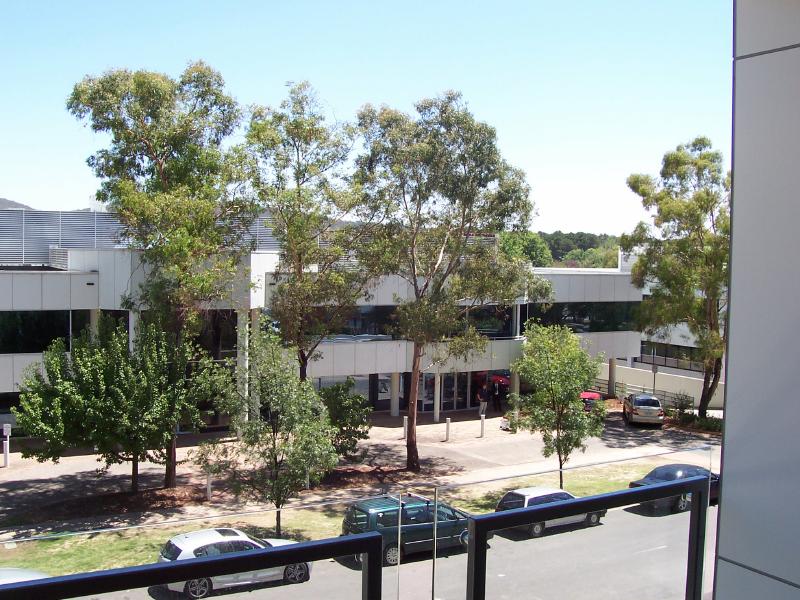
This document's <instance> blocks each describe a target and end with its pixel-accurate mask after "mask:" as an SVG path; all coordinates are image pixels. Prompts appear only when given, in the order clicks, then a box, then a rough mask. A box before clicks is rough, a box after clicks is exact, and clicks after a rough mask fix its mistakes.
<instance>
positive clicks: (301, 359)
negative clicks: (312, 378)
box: [297, 350, 308, 381]
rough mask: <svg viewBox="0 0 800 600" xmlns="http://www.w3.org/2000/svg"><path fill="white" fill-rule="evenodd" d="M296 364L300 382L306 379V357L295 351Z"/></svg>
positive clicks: (302, 353) (300, 351)
mask: <svg viewBox="0 0 800 600" xmlns="http://www.w3.org/2000/svg"><path fill="white" fill-rule="evenodd" d="M297 362H299V363H300V381H305V380H306V378H307V377H308V356H307V355H306V353H305V352H303V351H302V350H298V351H297Z"/></svg>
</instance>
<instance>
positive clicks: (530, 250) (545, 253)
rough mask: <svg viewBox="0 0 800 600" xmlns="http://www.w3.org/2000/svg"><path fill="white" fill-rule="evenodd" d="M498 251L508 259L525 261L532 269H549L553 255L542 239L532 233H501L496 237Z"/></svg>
mask: <svg viewBox="0 0 800 600" xmlns="http://www.w3.org/2000/svg"><path fill="white" fill-rule="evenodd" d="M498 241H499V244H500V250H502V251H503V253H504V254H505V255H506V256H507V257H509V258H521V259H527V260H528V262H529V263H530V264H531V266H533V267H549V266H550V265H552V264H553V255H552V254H551V253H550V248H549V247H548V246H547V242H545V241H544V240H543V239H542V237H541V236H540V235H539V234H538V233H534V232H533V231H503V232H501V233H500V235H499V236H498Z"/></svg>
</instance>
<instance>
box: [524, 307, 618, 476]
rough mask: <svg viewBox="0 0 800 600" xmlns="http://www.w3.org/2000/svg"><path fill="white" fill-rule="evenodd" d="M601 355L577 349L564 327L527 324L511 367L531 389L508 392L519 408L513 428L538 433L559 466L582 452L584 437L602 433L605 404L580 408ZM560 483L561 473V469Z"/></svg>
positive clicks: (545, 451) (574, 338)
mask: <svg viewBox="0 0 800 600" xmlns="http://www.w3.org/2000/svg"><path fill="white" fill-rule="evenodd" d="M601 360H602V358H601V357H596V358H592V357H590V356H589V354H588V353H587V352H586V351H585V350H584V349H583V348H581V345H580V338H579V337H578V336H577V335H575V334H574V333H572V331H570V330H569V329H568V328H566V327H545V326H542V325H539V324H537V323H536V322H534V321H533V320H530V321H528V322H527V323H526V325H525V341H524V342H523V344H522V356H520V358H518V359H517V360H516V361H514V363H513V364H512V365H511V369H512V370H513V371H514V372H515V373H518V374H519V376H520V377H521V378H522V379H523V380H524V381H525V382H527V383H528V384H529V385H530V386H531V388H532V389H533V393H532V394H530V395H525V396H517V395H512V397H511V403H512V406H513V407H514V409H515V412H516V411H518V416H517V415H516V414H515V416H514V419H513V423H512V426H513V427H515V428H518V429H526V430H528V431H531V432H539V433H540V434H541V435H542V441H543V442H544V448H543V449H542V454H543V455H544V456H545V457H547V456H551V455H553V454H556V455H557V456H558V467H559V469H562V468H563V466H564V464H565V463H566V462H567V461H568V460H569V457H570V455H571V454H572V452H573V451H575V450H581V451H582V452H583V451H585V450H586V445H585V440H586V439H587V438H589V437H593V436H598V435H600V434H601V433H602V431H603V419H604V417H605V405H604V404H603V403H600V402H597V403H595V407H594V409H593V410H592V411H591V412H586V411H584V407H583V402H582V401H581V399H580V394H581V392H582V391H584V390H586V389H588V388H589V387H590V386H591V385H592V384H593V383H594V380H595V378H596V377H597V373H598V369H599V364H600V361H601ZM559 481H560V484H561V487H562V488H563V487H564V478H563V473H562V472H560V473H559Z"/></svg>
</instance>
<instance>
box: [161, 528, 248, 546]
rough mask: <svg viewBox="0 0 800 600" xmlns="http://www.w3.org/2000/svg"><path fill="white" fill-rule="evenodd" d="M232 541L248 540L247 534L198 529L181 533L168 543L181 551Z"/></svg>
mask: <svg viewBox="0 0 800 600" xmlns="http://www.w3.org/2000/svg"><path fill="white" fill-rule="evenodd" d="M234 539H249V538H248V537H247V534H245V533H243V532H242V531H239V530H238V529H232V528H230V527H218V528H216V529H199V530H197V531H190V532H189V533H182V534H180V535H176V536H175V537H173V538H171V539H170V540H169V541H170V542H172V543H173V544H175V545H176V546H177V547H178V548H181V549H182V550H192V549H194V548H199V547H200V546H205V545H206V544H213V543H214V542H222V541H224V540H234Z"/></svg>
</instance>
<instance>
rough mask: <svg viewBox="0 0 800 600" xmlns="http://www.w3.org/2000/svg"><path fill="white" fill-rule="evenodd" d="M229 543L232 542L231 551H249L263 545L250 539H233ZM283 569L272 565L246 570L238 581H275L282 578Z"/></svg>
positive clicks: (243, 582) (280, 566) (241, 582)
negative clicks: (266, 567) (265, 567)
mask: <svg viewBox="0 0 800 600" xmlns="http://www.w3.org/2000/svg"><path fill="white" fill-rule="evenodd" d="M228 543H229V544H230V547H231V552H248V551H252V550H258V549H260V548H261V546H258V545H257V544H255V543H254V542H251V541H249V540H231V541H230V542H228ZM283 569H284V567H283V566H282V565H279V566H277V567H270V568H268V569H257V570H255V571H246V572H244V573H239V577H238V579H237V581H238V582H239V583H240V584H242V585H244V584H247V583H259V582H262V581H274V580H276V579H282V578H283Z"/></svg>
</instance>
